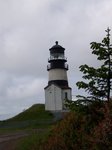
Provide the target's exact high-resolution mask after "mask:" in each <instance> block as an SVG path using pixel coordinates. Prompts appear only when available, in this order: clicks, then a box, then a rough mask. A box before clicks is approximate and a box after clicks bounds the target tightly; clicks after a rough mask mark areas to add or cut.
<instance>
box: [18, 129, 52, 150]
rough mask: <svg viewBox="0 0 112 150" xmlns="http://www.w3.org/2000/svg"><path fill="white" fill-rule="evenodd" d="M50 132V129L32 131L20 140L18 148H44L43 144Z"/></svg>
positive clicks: (29, 149)
mask: <svg viewBox="0 0 112 150" xmlns="http://www.w3.org/2000/svg"><path fill="white" fill-rule="evenodd" d="M49 133H50V132H49V130H48V129H47V130H43V131H40V132H34V133H32V134H31V135H30V136H27V137H25V138H23V139H21V140H20V141H19V142H18V144H17V147H16V150H37V149H38V150H42V145H43V143H44V142H45V140H46V139H47V137H48V135H49Z"/></svg>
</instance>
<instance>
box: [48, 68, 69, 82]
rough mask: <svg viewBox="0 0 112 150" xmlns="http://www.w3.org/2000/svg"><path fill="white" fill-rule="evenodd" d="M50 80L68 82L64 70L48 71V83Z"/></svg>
mask: <svg viewBox="0 0 112 150" xmlns="http://www.w3.org/2000/svg"><path fill="white" fill-rule="evenodd" d="M52 80H68V79H67V72H66V70H65V69H52V70H50V71H49V81H52Z"/></svg>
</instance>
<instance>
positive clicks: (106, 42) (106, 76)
mask: <svg viewBox="0 0 112 150" xmlns="http://www.w3.org/2000/svg"><path fill="white" fill-rule="evenodd" d="M105 31H106V33H107V35H106V37H104V39H103V40H102V42H101V43H97V42H92V43H90V45H91V47H90V48H91V49H92V54H95V55H96V56H97V60H99V61H100V62H101V63H102V65H101V66H100V67H99V68H94V67H90V66H88V65H87V64H85V65H81V66H80V67H79V68H80V71H81V72H82V73H83V74H84V75H83V77H82V78H83V79H85V80H87V82H84V81H79V82H77V83H76V85H77V86H78V89H85V91H86V92H88V94H89V96H88V97H84V96H80V95H78V96H77V97H80V98H83V99H86V100H101V99H102V100H108V102H109V100H110V92H111V90H112V45H111V44H110V29H109V28H107V30H105Z"/></svg>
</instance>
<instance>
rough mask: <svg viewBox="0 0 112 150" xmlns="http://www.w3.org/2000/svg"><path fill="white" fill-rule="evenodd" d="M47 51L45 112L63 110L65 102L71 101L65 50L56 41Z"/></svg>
mask: <svg viewBox="0 0 112 150" xmlns="http://www.w3.org/2000/svg"><path fill="white" fill-rule="evenodd" d="M49 50H50V58H49V59H48V62H49V64H48V65H47V71H48V72H49V81H48V86H47V87H45V110H52V111H56V110H57V111H60V110H65V109H66V108H65V106H64V102H65V100H66V99H68V100H71V99H72V96H71V88H70V87H69V85H68V78H67V71H68V64H67V63H66V62H67V59H66V58H65V55H64V51H65V49H64V48H63V47H62V46H60V45H58V42H57V41H56V44H55V45H54V46H53V47H52V48H50V49H49Z"/></svg>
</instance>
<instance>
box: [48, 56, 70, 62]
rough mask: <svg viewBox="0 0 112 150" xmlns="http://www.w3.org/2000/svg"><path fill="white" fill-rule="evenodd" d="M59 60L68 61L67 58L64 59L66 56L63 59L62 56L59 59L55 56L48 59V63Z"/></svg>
mask: <svg viewBox="0 0 112 150" xmlns="http://www.w3.org/2000/svg"><path fill="white" fill-rule="evenodd" d="M57 59H58V60H59V59H61V60H66V61H67V58H66V57H64V56H63V57H60V56H59V57H53V56H51V57H50V58H48V61H50V60H57Z"/></svg>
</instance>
